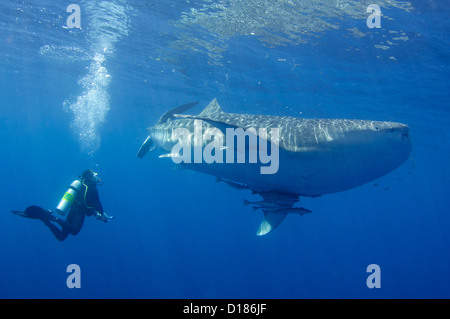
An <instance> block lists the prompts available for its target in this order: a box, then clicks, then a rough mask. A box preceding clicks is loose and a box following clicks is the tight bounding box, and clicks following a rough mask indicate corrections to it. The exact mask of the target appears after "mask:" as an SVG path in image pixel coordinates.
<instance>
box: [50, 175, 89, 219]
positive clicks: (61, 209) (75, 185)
mask: <svg viewBox="0 0 450 319" xmlns="http://www.w3.org/2000/svg"><path fill="white" fill-rule="evenodd" d="M82 185H83V184H82V183H81V181H80V180H78V179H77V180H74V181H73V182H72V184H70V186H69V188H68V189H67V191H66V193H65V194H64V196H63V198H61V200H60V201H59V204H58V206H56V209H55V211H56V212H57V213H58V214H60V215H65V214H67V213H68V211H69V210H70V208H71V207H72V204H73V202H74V201H75V198H76V197H77V194H78V193H79V192H80V191H81V188H82Z"/></svg>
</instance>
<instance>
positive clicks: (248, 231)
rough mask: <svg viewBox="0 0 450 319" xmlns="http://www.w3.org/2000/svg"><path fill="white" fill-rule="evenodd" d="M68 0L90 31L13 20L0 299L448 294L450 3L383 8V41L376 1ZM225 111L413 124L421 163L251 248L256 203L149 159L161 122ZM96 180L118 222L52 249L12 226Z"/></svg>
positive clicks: (29, 12)
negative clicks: (374, 18)
mask: <svg viewBox="0 0 450 319" xmlns="http://www.w3.org/2000/svg"><path fill="white" fill-rule="evenodd" d="M74 3H77V4H79V6H80V8H81V29H77V28H74V29H69V28H67V26H66V19H67V17H68V16H69V15H70V13H67V12H66V8H67V5H68V4H69V3H68V2H67V3H65V2H64V3H62V2H60V3H58V4H55V3H54V1H49V0H32V1H13V0H4V1H2V2H1V4H0V15H1V19H0V70H1V72H0V83H1V85H0V101H1V105H0V143H1V144H0V145H1V157H0V173H1V174H0V176H1V177H2V183H0V193H1V194H2V196H1V200H0V212H1V214H0V298H449V297H450V253H449V245H450V235H449V229H450V211H449V207H450V196H449V188H448V181H449V180H450V169H449V161H450V147H449V145H450V144H449V142H448V141H449V138H450V134H449V133H448V126H449V124H450V110H449V98H450V94H449V92H450V80H449V76H450V72H449V71H450V63H449V62H450V55H449V54H450V49H449V48H450V46H449V45H450V41H449V35H450V25H449V22H448V17H449V14H450V6H449V3H448V1H445V0H438V1H419V0H414V1H411V2H410V5H404V4H400V5H398V6H396V5H391V4H387V5H386V4H385V3H387V2H386V1H382V2H380V4H381V11H382V16H381V28H379V29H378V28H374V29H369V28H368V27H367V25H366V18H367V17H368V15H369V13H366V11H365V8H366V7H367V5H368V4H370V3H371V2H367V3H366V4H364V5H356V4H357V3H359V2H356V1H355V2H352V1H348V2H347V3H348V4H349V6H348V7H345V6H344V5H343V6H342V7H341V9H339V10H338V9H336V7H333V6H331V5H330V4H329V3H330V2H328V1H319V0H315V1H305V2H301V1H292V3H293V4H288V1H276V2H274V1H269V0H267V1H262V0H260V1H212V2H209V1H201V0H191V1H179V0H177V1H137V0H136V1H120V0H116V1H109V2H102V1H84V2H83V1H79V2H75V1H74ZM333 3H334V2H333ZM337 3H340V2H337ZM392 3H395V1H392ZM214 4H220V6H214ZM302 10H303V11H302ZM304 21H306V22H308V23H303V22H304ZM327 25H328V27H327ZM352 30H353V31H352ZM214 97H217V98H218V101H219V103H220V104H221V106H222V107H223V109H224V110H225V111H229V112H240V113H251V114H270V115H289V116H298V117H305V118H361V119H373V120H390V121H397V122H402V123H406V124H408V125H409V126H410V129H411V136H412V139H413V144H414V151H413V153H412V155H411V157H410V158H409V159H408V161H407V162H405V163H404V164H403V165H402V166H401V167H400V168H398V169H397V170H395V171H393V172H391V173H390V174H388V175H386V176H384V177H382V178H380V179H378V180H376V181H374V182H372V183H369V184H366V185H364V186H361V187H358V188H355V189H352V190H349V191H346V192H342V193H337V194H332V195H325V196H322V197H320V198H302V199H301V203H302V204H301V205H302V206H303V207H306V208H308V209H311V210H312V211H313V213H312V214H309V215H306V216H303V217H300V216H297V215H295V216H288V217H287V218H286V219H285V221H284V222H283V223H282V224H281V225H280V226H279V228H277V229H276V230H275V231H273V232H272V233H270V234H269V235H267V236H265V237H257V236H255V232H256V230H257V228H258V226H259V223H260V221H261V218H262V216H261V215H262V213H260V212H253V211H252V209H251V208H249V207H244V206H243V204H242V203H243V199H248V200H259V197H257V196H255V195H253V196H252V195H251V193H250V192H249V191H237V190H235V189H233V188H231V187H229V186H227V185H225V184H224V183H215V179H214V177H212V176H208V175H204V174H200V173H196V172H191V171H186V170H173V165H172V163H171V161H170V160H169V159H159V158H157V157H156V156H154V154H152V153H150V154H148V155H147V156H146V157H145V158H144V159H142V160H140V159H137V158H136V152H137V150H138V149H139V147H140V145H141V143H142V142H143V140H144V139H145V137H146V135H147V132H146V127H149V126H151V125H152V124H153V123H155V122H156V121H157V119H158V118H159V117H160V116H161V114H162V113H163V112H165V111H166V110H168V109H170V108H173V107H175V106H178V105H180V104H184V103H188V102H191V101H199V102H200V103H199V105H198V106H197V107H196V109H195V110H193V111H192V113H191V114H195V113H198V112H200V111H201V109H202V108H203V107H205V106H206V105H207V104H208V103H209V102H210V101H211V100H212V99H213V98H214ZM86 168H93V169H95V170H97V171H98V172H99V173H100V175H101V177H102V179H103V181H104V185H103V186H101V187H99V192H100V197H101V200H102V203H103V206H104V209H105V211H106V212H107V213H108V214H110V215H114V216H115V219H114V220H112V221H111V222H110V223H108V224H104V223H101V222H100V221H97V220H95V219H94V218H87V219H86V220H85V224H84V227H83V229H82V231H81V232H80V234H79V235H77V236H75V237H74V236H69V237H68V238H67V240H66V241H64V242H58V241H57V240H56V239H55V238H54V237H53V235H52V234H51V233H50V231H49V230H48V229H46V227H45V226H44V225H43V224H42V223H41V222H39V221H35V220H29V219H24V218H20V217H18V216H15V215H13V214H11V213H10V210H11V209H16V210H17V209H25V208H26V207H27V206H30V205H40V206H42V207H45V208H53V207H55V205H56V204H57V203H58V200H59V199H60V198H61V196H62V195H63V194H64V191H65V190H66V188H67V187H68V186H69V185H70V183H71V182H72V180H73V179H75V178H77V176H78V175H79V174H81V172H82V171H83V170H84V169H86ZM69 264H77V265H79V266H80V269H81V288H79V289H77V288H73V289H69V288H68V287H67V285H66V279H67V277H68V276H69V273H67V272H66V268H67V266H68V265H69ZM370 264H377V265H379V266H380V269H381V276H380V282H381V288H373V289H369V288H368V287H367V285H366V279H367V277H368V276H369V273H367V272H366V268H367V266H368V265H370Z"/></svg>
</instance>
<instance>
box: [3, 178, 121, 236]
mask: <svg viewBox="0 0 450 319" xmlns="http://www.w3.org/2000/svg"><path fill="white" fill-rule="evenodd" d="M102 184H103V182H102V180H101V179H100V178H99V177H98V174H97V173H96V172H94V171H93V170H85V171H84V172H83V174H82V175H81V177H80V178H79V179H76V180H74V181H73V182H72V184H71V185H70V187H69V188H68V189H67V191H66V193H65V194H64V196H63V198H62V199H61V201H60V202H59V204H58V206H57V207H56V209H55V210H54V211H55V212H56V213H58V214H60V215H66V214H67V217H66V219H65V220H64V219H61V218H59V217H57V216H55V215H53V211H52V210H50V209H48V210H45V209H43V208H41V207H39V206H30V207H28V208H27V209H25V211H12V213H13V214H16V215H19V216H22V217H27V218H32V219H40V220H41V221H42V222H44V224H45V225H47V226H48V228H50V230H51V232H52V233H53V235H55V237H56V238H57V239H58V240H59V241H63V240H64V239H66V238H67V236H68V235H69V234H72V235H74V236H75V235H77V234H78V233H79V232H80V230H81V228H82V226H83V222H84V217H85V216H95V217H96V218H97V219H99V220H101V221H103V222H105V223H106V222H108V221H109V220H110V219H112V218H114V217H113V216H108V215H107V214H106V213H105V212H104V211H103V207H102V204H101V202H100V198H99V196H98V190H97V185H102ZM55 224H57V225H59V226H60V227H58V226H57V225H55Z"/></svg>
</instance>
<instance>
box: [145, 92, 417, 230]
mask: <svg viewBox="0 0 450 319" xmlns="http://www.w3.org/2000/svg"><path fill="white" fill-rule="evenodd" d="M195 104H197V103H190V104H185V105H182V106H180V107H178V108H175V109H173V110H170V111H168V112H167V113H165V114H164V115H163V116H162V117H161V118H160V120H159V121H158V122H157V123H156V124H155V125H154V126H153V127H150V128H149V129H148V130H149V135H148V137H147V139H146V140H145V141H144V143H143V144H142V146H141V148H140V150H139V152H138V154H137V156H138V157H140V158H142V157H144V156H145V154H146V153H147V152H148V151H149V150H150V148H151V147H153V146H155V147H156V148H158V149H160V150H163V151H165V152H167V153H169V154H172V148H173V147H174V146H175V145H176V144H177V143H178V142H179V141H178V140H175V139H173V138H172V133H173V132H174V130H176V129H177V128H186V129H188V130H189V131H190V132H194V121H196V120H197V121H198V120H201V121H203V126H202V133H203V134H204V133H205V131H206V130H207V129H210V128H217V129H219V130H220V131H222V132H223V133H224V134H225V130H226V129H227V128H234V129H238V128H241V129H243V130H247V129H249V128H254V129H256V132H259V131H258V129H259V128H266V129H271V128H278V129H279V140H278V141H277V144H276V146H277V147H279V158H278V163H279V167H278V170H277V171H276V173H275V174H261V171H260V167H261V165H262V164H261V162H258V163H211V164H208V163H205V162H201V163H194V162H193V161H192V162H191V163H182V164H181V165H183V166H185V168H188V169H192V170H196V171H199V172H203V173H206V174H210V175H214V176H216V177H218V178H220V179H226V180H229V181H234V182H236V183H239V184H241V185H246V187H248V188H249V189H250V190H252V191H253V192H254V193H258V194H260V195H261V196H262V197H263V198H264V201H266V202H274V201H276V199H279V198H283V201H284V202H289V203H292V204H291V205H290V206H293V204H294V203H295V202H296V201H298V197H299V196H311V197H316V196H320V195H323V194H330V193H336V192H341V191H345V190H349V189H351V188H354V187H357V186H360V185H363V184H365V183H368V182H370V181H373V180H375V179H377V178H379V177H381V176H383V175H385V174H387V173H389V172H391V171H392V170H394V169H396V168H397V167H399V166H400V165H401V164H402V163H403V162H405V161H406V160H407V159H408V157H409V155H410V153H411V150H412V143H411V139H410V136H409V128H408V126H407V125H405V124H401V123H396V122H384V121H370V120H351V119H303V118H295V117H288V116H271V115H251V114H238V113H226V112H224V111H223V110H222V109H221V107H220V106H219V103H218V102H217V100H216V99H213V100H212V102H211V103H210V104H209V105H208V106H207V107H206V108H205V109H204V110H203V111H202V112H201V113H200V114H199V115H197V116H189V115H184V116H183V115H178V114H180V113H183V112H185V111H186V110H188V109H190V108H191V107H193V106H194V105H195ZM265 138H266V139H267V141H268V143H269V142H272V141H271V136H270V134H267V135H266V136H265ZM206 140H208V139H207V138H204V139H203V141H206ZM192 145H194V143H193V144H192ZM202 148H203V149H205V144H203V145H202ZM192 149H194V146H192ZM229 149H230V147H228V145H227V146H225V147H224V146H223V145H222V146H221V148H220V149H219V150H217V149H216V152H217V151H221V152H225V151H228V150H229ZM283 206H284V205H283ZM280 208H281V207H280ZM264 215H265V216H264V220H263V222H262V223H261V226H264V227H261V226H260V229H259V230H258V232H257V235H265V234H267V233H268V232H270V231H271V230H273V229H274V228H275V227H277V226H278V225H279V224H280V223H281V221H282V220H283V219H284V217H285V216H286V215H287V214H284V213H271V212H269V211H267V212H265V214H264Z"/></svg>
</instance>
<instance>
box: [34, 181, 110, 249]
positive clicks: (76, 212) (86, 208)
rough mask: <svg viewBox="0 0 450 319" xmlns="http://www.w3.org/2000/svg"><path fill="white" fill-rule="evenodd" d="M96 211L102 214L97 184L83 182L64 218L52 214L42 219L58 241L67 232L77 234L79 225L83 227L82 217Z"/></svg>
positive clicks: (62, 238) (65, 235) (61, 239)
mask: <svg viewBox="0 0 450 319" xmlns="http://www.w3.org/2000/svg"><path fill="white" fill-rule="evenodd" d="M96 211H97V212H99V213H100V214H103V207H102V204H101V202H100V198H99V196H98V190H97V186H96V185H95V184H91V185H86V184H84V183H83V187H82V189H81V191H80V193H79V194H78V196H77V198H76V199H75V201H74V203H73V205H72V208H71V209H70V211H69V213H68V214H67V217H66V220H63V219H60V218H58V217H55V216H53V218H49V219H46V220H43V221H44V223H45V224H46V225H47V226H48V227H49V228H50V230H51V231H52V233H53V235H55V237H56V238H57V239H58V240H59V241H63V240H64V239H66V237H67V235H69V234H72V235H76V234H78V233H79V232H80V230H81V227H83V222H84V217H85V216H92V215H95V214H96ZM51 221H54V222H56V223H58V224H59V225H60V226H61V229H59V228H58V227H57V226H56V225H54V224H52V223H51Z"/></svg>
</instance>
